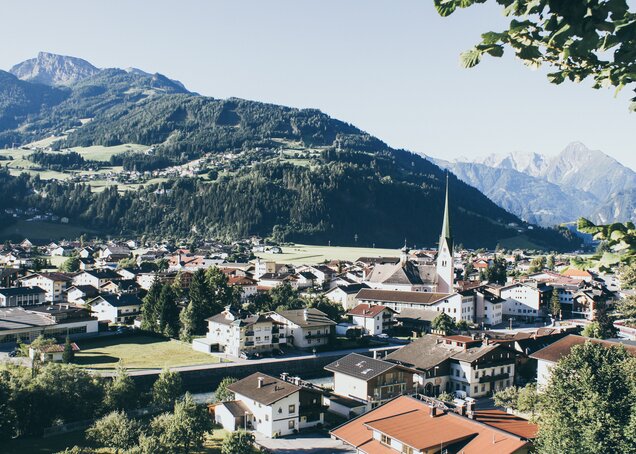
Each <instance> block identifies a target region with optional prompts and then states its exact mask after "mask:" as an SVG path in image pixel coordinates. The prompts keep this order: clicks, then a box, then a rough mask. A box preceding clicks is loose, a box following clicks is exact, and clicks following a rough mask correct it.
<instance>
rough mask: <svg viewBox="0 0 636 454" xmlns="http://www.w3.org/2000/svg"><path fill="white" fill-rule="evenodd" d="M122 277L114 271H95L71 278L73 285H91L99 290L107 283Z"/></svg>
mask: <svg viewBox="0 0 636 454" xmlns="http://www.w3.org/2000/svg"><path fill="white" fill-rule="evenodd" d="M121 279H122V277H121V276H120V275H119V273H117V272H116V271H115V270H111V269H97V270H86V271H82V272H81V273H79V274H76V275H75V276H73V284H75V285H91V286H93V287H95V288H100V287H102V286H103V285H104V284H106V283H107V282H109V281H116V280H121Z"/></svg>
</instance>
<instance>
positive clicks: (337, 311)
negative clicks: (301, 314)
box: [309, 295, 345, 322]
mask: <svg viewBox="0 0 636 454" xmlns="http://www.w3.org/2000/svg"><path fill="white" fill-rule="evenodd" d="M309 306H310V307H313V308H315V309H318V310H319V311H321V312H324V313H325V314H326V315H327V317H329V319H330V320H333V321H334V322H339V321H340V320H341V319H342V316H343V315H344V312H345V311H344V308H343V307H342V305H341V304H338V303H336V302H334V301H331V300H330V299H329V298H327V297H326V296H325V295H319V296H317V297H315V298H312V299H311V300H310V301H309Z"/></svg>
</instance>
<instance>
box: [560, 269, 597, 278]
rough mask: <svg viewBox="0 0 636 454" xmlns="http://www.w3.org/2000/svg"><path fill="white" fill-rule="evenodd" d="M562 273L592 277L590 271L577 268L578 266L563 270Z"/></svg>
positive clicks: (571, 275)
mask: <svg viewBox="0 0 636 454" xmlns="http://www.w3.org/2000/svg"><path fill="white" fill-rule="evenodd" d="M561 274H562V275H564V276H568V277H580V278H588V277H592V275H591V274H590V273H589V272H588V271H585V270H577V269H576V268H568V269H567V270H565V271H563V272H562V273H561Z"/></svg>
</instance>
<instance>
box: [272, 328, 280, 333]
mask: <svg viewBox="0 0 636 454" xmlns="http://www.w3.org/2000/svg"><path fill="white" fill-rule="evenodd" d="M279 332H280V328H277V327H274V328H272V334H278V333H279Z"/></svg>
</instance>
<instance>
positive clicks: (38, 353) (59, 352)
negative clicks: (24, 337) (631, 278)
mask: <svg viewBox="0 0 636 454" xmlns="http://www.w3.org/2000/svg"><path fill="white" fill-rule="evenodd" d="M71 349H72V350H73V353H75V352H78V351H80V348H79V347H78V346H77V344H76V343H75V342H71ZM36 357H37V358H38V359H39V360H40V361H41V362H43V363H45V362H54V363H59V362H62V360H63V359H64V344H54V345H47V346H44V347H42V348H38V349H35V348H33V347H29V358H31V359H32V360H33V359H35V358H36Z"/></svg>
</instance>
